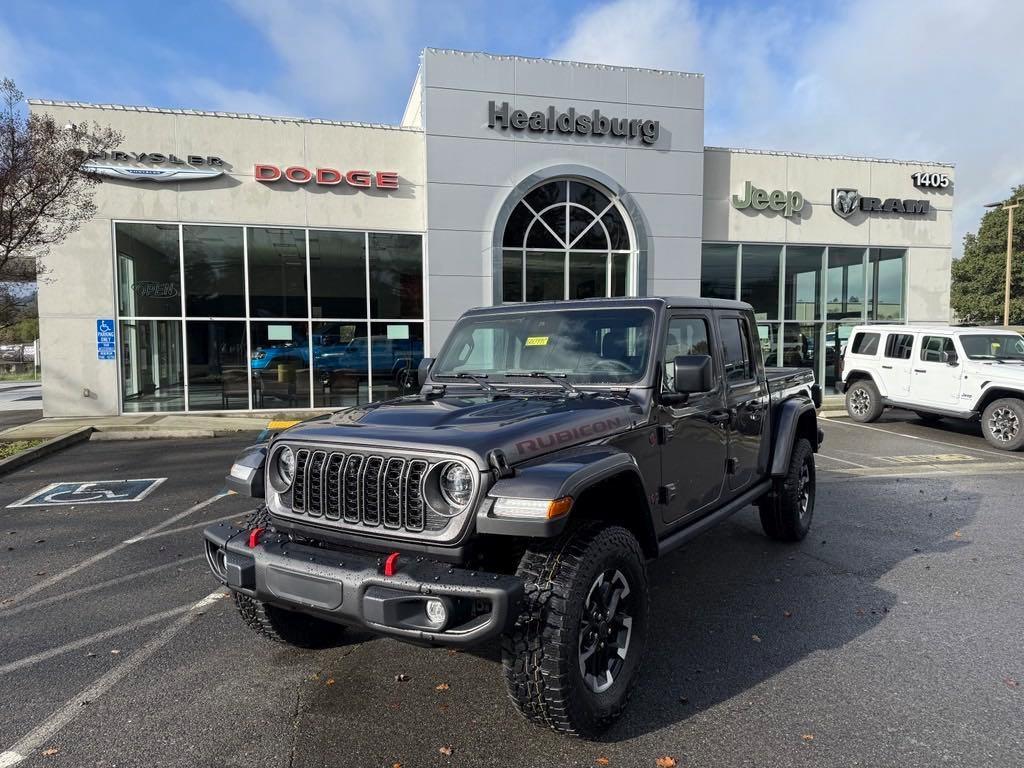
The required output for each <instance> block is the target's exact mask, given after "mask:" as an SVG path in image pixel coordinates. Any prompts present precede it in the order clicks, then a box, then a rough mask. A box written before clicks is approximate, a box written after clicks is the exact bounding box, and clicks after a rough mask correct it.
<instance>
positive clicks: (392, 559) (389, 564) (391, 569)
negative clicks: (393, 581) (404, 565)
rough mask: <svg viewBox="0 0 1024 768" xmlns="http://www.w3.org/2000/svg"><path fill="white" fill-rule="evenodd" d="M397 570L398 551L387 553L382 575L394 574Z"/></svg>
mask: <svg viewBox="0 0 1024 768" xmlns="http://www.w3.org/2000/svg"><path fill="white" fill-rule="evenodd" d="M397 570H398V553H397V552H392V553H391V554H390V555H388V559H387V560H385V561H384V575H385V576H394V575H395V571H397Z"/></svg>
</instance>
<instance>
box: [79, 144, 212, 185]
mask: <svg viewBox="0 0 1024 768" xmlns="http://www.w3.org/2000/svg"><path fill="white" fill-rule="evenodd" d="M82 170H83V171H86V172H87V173H94V174H96V175H97V176H106V177H109V178H112V179H122V180H125V181H193V180H197V179H212V178H216V177H217V176H220V175H221V174H222V173H224V161H223V160H222V159H221V158H219V157H217V156H216V155H185V157H184V158H180V157H178V156H177V155H175V154H174V153H173V152H122V151H120V150H114V151H112V152H92V153H90V155H89V158H88V159H87V160H86V161H85V162H84V163H83V164H82Z"/></svg>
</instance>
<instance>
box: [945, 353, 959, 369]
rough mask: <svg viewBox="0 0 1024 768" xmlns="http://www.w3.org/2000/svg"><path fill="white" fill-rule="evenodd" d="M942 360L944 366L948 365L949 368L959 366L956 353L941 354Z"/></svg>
mask: <svg viewBox="0 0 1024 768" xmlns="http://www.w3.org/2000/svg"><path fill="white" fill-rule="evenodd" d="M942 359H943V362H945V363H946V365H950V366H954V367H955V366H957V365H960V360H959V358H958V357H957V356H956V352H943V353H942Z"/></svg>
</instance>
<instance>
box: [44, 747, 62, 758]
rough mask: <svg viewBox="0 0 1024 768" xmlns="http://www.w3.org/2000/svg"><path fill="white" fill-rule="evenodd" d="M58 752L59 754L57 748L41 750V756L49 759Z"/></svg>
mask: <svg viewBox="0 0 1024 768" xmlns="http://www.w3.org/2000/svg"><path fill="white" fill-rule="evenodd" d="M58 752H60V750H59V749H57V747H50V748H49V749H44V750H43V754H44V755H46V756H47V757H51V756H53V755H56V754H57V753H58Z"/></svg>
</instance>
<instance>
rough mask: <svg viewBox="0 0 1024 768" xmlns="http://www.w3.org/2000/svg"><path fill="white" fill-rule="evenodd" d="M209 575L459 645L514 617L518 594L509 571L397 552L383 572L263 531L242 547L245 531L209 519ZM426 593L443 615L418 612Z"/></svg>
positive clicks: (271, 597)
mask: <svg viewBox="0 0 1024 768" xmlns="http://www.w3.org/2000/svg"><path fill="white" fill-rule="evenodd" d="M203 536H204V538H205V539H206V555H207V560H208V562H209V564H210V569H211V570H212V571H213V573H214V575H215V576H216V577H217V578H218V579H219V580H220V581H221V582H222V583H223V584H225V585H226V586H227V587H228V588H230V589H231V590H233V591H235V592H238V593H240V594H243V595H247V596H249V597H252V598H255V599H257V600H260V601H263V602H266V603H271V604H272V605H277V606H280V607H282V608H288V609H291V610H295V611H302V612H304V613H309V614H312V615H314V616H319V617H321V618H324V619H328V620H330V621H335V622H338V623H340V624H355V625H358V626H362V627H365V628H366V629H368V630H370V631H372V632H377V633H380V634H383V635H389V636H391V637H395V638H398V639H402V640H407V641H411V642H416V643H427V644H430V645H449V646H457V647H466V646H472V645H476V644H478V643H481V642H484V641H486V640H489V639H491V638H494V637H497V636H498V635H500V634H501V633H503V632H504V631H506V629H508V628H509V627H510V626H511V624H512V623H513V622H514V621H515V618H516V615H517V614H518V611H519V605H520V602H521V600H522V597H523V582H522V579H519V578H518V577H516V576H507V575H503V574H496V573H484V572H480V571H469V570H466V569H463V568H454V567H451V566H449V565H447V564H444V563H439V562H437V561H433V560H428V559H426V558H422V557H416V556H415V555H406V556H404V557H403V556H402V555H399V557H398V561H397V567H396V569H395V573H394V575H392V576H385V575H384V572H383V563H384V558H382V557H377V556H375V555H373V554H370V553H366V552H360V551H355V550H345V551H338V550H332V549H323V548H320V547H313V546H308V545H303V544H297V543H296V542H293V541H290V540H289V539H288V537H287V536H284V535H281V534H278V533H273V532H266V533H264V534H263V535H262V536H261V537H260V538H259V540H258V542H257V543H256V546H254V547H250V546H249V531H246V530H242V529H240V528H235V527H234V526H231V525H227V524H226V523H216V524H214V525H211V526H208V527H207V528H206V529H205V530H204V531H203ZM430 599H437V600H440V601H441V602H442V603H443V604H444V606H445V608H446V613H447V616H448V619H447V621H446V622H445V623H444V624H443V625H441V624H438V623H436V622H432V621H431V620H430V619H429V618H428V617H427V614H426V604H427V601H428V600H430Z"/></svg>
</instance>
